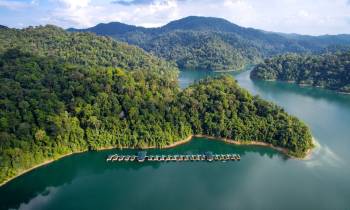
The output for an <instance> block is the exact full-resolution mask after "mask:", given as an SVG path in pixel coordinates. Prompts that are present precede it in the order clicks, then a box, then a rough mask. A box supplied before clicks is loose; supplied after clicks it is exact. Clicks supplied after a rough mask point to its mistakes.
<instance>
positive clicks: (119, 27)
mask: <svg viewBox="0 0 350 210" xmlns="http://www.w3.org/2000/svg"><path fill="white" fill-rule="evenodd" d="M68 31H90V32H93V33H96V34H99V35H107V36H110V37H113V38H115V39H117V40H122V41H126V42H128V43H129V44H133V45H137V46H139V47H141V48H143V49H145V50H146V51H148V52H151V53H153V54H154V55H156V56H158V57H161V58H165V59H167V60H169V61H175V62H176V63H177V64H178V66H179V67H180V68H185V69H197V70H239V69H241V68H242V67H243V66H245V65H247V64H252V63H253V64H255V63H258V62H260V61H262V60H263V59H265V58H267V57H270V56H273V55H277V54H282V53H286V52H295V53H300V52H320V51H323V50H324V49H325V48H328V47H332V46H337V47H342V46H350V36H349V35H336V36H331V35H327V36H317V37H315V36H302V35H296V34H281V33H273V32H266V31H262V30H257V29H253V28H244V27H240V26H238V25H235V24H233V23H231V22H229V21H227V20H225V19H221V18H211V17H196V16H190V17H186V18H183V19H180V20H176V21H172V22H170V23H168V24H167V25H165V26H162V27H159V28H143V27H136V26H132V25H127V24H123V23H115V22H114V23H108V24H98V25H96V26H95V27H92V28H87V29H73V28H71V29H68Z"/></svg>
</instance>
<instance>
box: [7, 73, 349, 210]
mask: <svg viewBox="0 0 350 210" xmlns="http://www.w3.org/2000/svg"><path fill="white" fill-rule="evenodd" d="M232 74H233V75H234V76H235V78H236V80H237V81H238V82H239V84H240V85H241V86H242V87H244V88H246V89H248V90H249V91H250V92H252V93H253V94H259V95H261V96H262V97H263V98H265V99H268V100H270V101H274V102H275V103H277V104H279V105H280V106H282V107H284V109H285V110H286V111H287V112H289V113H291V114H293V115H295V116H297V117H299V118H300V119H302V120H303V121H304V122H306V123H307V125H309V126H310V128H311V130H312V133H313V135H314V137H315V139H316V140H317V144H318V146H317V148H316V149H315V150H314V152H313V154H312V156H311V158H310V159H309V160H304V161H300V160H294V159H289V158H287V157H285V156H284V155H282V154H280V153H278V152H276V151H274V150H272V149H270V148H264V147H257V146H235V145H228V144H225V143H223V142H220V141H213V140H207V139H203V138H197V139H194V140H193V141H191V142H189V143H187V144H185V145H181V146H178V147H176V148H172V149H166V150H149V153H153V154H160V153H161V154H174V153H181V154H192V153H199V152H205V151H208V150H210V151H213V152H222V153H228V152H230V153H238V154H240V155H241V158H242V160H241V161H240V162H230V161H229V162H212V163H209V162H183V163H176V162H172V163H156V162H152V163H149V162H145V163H141V164H140V163H136V162H132V163H131V162H130V163H119V162H118V163H106V162H105V158H106V156H107V155H109V154H112V153H116V152H118V153H125V154H132V153H134V152H135V151H132V150H122V151H119V150H108V151H101V152H88V153H82V154H76V155H72V156H69V157H65V158H62V159H61V160H59V161H56V162H54V163H52V164H49V165H46V166H43V167H40V168H38V169H36V170H33V171H31V172H29V173H27V174H25V175H23V176H20V177H18V178H17V179H14V180H13V181H11V182H9V183H8V184H7V185H5V186H3V187H0V209H11V208H14V209H57V210H62V209H120V210H128V209H149V210H157V209H159V210H172V209H181V210H186V209H190V210H196V209H198V210H205V209H214V210H221V209H223V210H231V209H320V210H321V209H341V210H342V209H350V152H349V149H350V96H349V95H342V94H338V93H334V92H331V91H327V90H322V89H318V88H312V87H299V86H297V85H293V84H286V83H279V82H262V81H259V82H255V81H254V82H253V81H251V80H250V78H249V71H245V72H241V73H232ZM211 75H215V73H209V72H193V71H182V72H181V74H180V78H179V81H180V85H181V87H182V88H184V87H186V86H188V85H190V84H191V83H193V81H195V80H198V79H200V78H203V77H206V76H211Z"/></svg>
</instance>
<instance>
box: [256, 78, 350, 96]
mask: <svg viewBox="0 0 350 210" xmlns="http://www.w3.org/2000/svg"><path fill="white" fill-rule="evenodd" d="M252 80H260V81H266V82H282V83H287V84H295V85H298V86H299V87H312V88H317V89H320V90H327V91H330V92H333V93H338V94H341V95H350V92H343V91H340V90H334V89H330V88H326V87H323V86H315V85H312V84H306V83H298V82H297V81H294V80H288V81H284V80H278V79H252Z"/></svg>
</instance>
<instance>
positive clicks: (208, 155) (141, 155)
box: [106, 151, 241, 162]
mask: <svg viewBox="0 0 350 210" xmlns="http://www.w3.org/2000/svg"><path fill="white" fill-rule="evenodd" d="M135 160H137V161H138V162H144V161H146V160H147V161H202V160H206V161H209V162H211V161H220V160H222V161H225V160H241V157H240V156H239V155H238V154H214V153H213V152H205V153H204V154H197V155H147V152H146V151H139V152H137V154H136V155H117V154H114V155H109V156H108V157H107V159H106V161H112V162H113V161H119V162H121V161H135Z"/></svg>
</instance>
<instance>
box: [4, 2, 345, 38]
mask: <svg viewBox="0 0 350 210" xmlns="http://www.w3.org/2000/svg"><path fill="white" fill-rule="evenodd" d="M43 1H44V0H41V1H40V4H42V2H43ZM47 1H49V6H48V7H47V8H45V9H42V10H40V12H41V13H40V16H39V15H38V18H36V20H38V19H39V20H40V23H41V24H46V23H50V24H56V25H59V26H62V27H78V28H84V27H91V26H94V25H96V24H98V23H101V22H112V21H119V22H124V23H128V24H133V25H139V26H145V27H155V26H161V25H163V24H166V23H168V22H169V21H171V20H175V19H179V18H183V17H186V16H189V15H199V16H213V17H222V18H225V19H227V20H229V21H231V22H233V23H236V24H238V25H241V26H245V27H253V28H258V29H263V30H267V31H277V32H287V33H301V34H326V33H328V34H336V33H350V4H349V1H350V0H318V1H317V3H315V1H314V0H264V1H262V0H200V1H199V0H117V1H119V2H120V1H122V2H124V3H115V2H116V0H47ZM29 2H30V1H29ZM32 2H36V5H37V4H38V0H33V1H32ZM112 2H114V3H112ZM28 4H29V5H34V4H33V3H32V4H30V3H23V2H20V1H19V0H18V1H9V0H0V7H6V8H12V9H14V8H21V7H23V6H25V5H28ZM38 8H39V9H40V6H39V7H38ZM33 11H34V10H33ZM26 12H27V11H26ZM29 14H30V13H29V12H28V16H29V17H28V18H33V17H32V16H30V15H29ZM23 16H25V15H23ZM0 17H1V14H0ZM17 19H18V18H17ZM17 19H16V20H17ZM19 21H21V22H28V20H23V21H22V20H19ZM32 22H33V23H38V21H32Z"/></svg>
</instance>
